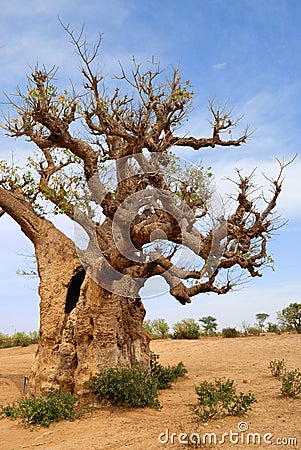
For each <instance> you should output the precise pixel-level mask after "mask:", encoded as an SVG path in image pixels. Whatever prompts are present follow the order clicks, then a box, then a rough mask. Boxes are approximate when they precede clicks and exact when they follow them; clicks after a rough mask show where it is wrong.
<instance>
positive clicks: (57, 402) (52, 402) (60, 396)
mask: <svg viewBox="0 0 301 450" xmlns="http://www.w3.org/2000/svg"><path fill="white" fill-rule="evenodd" d="M77 402H78V399H77V398H75V397H73V396H72V395H71V394H70V393H64V392H60V391H49V392H44V393H43V394H42V395H41V396H40V397H37V398H33V397H31V398H28V399H22V400H20V402H19V403H18V404H14V403H13V404H12V405H7V406H1V407H0V408H1V409H0V413H1V416H2V417H3V416H4V417H10V418H12V419H21V422H22V423H24V424H39V425H43V426H44V427H48V426H49V425H50V424H51V423H53V422H58V421H59V420H62V419H67V420H74V419H75V418H78V417H79V413H78V412H77V411H76V409H75V405H76V403H77Z"/></svg>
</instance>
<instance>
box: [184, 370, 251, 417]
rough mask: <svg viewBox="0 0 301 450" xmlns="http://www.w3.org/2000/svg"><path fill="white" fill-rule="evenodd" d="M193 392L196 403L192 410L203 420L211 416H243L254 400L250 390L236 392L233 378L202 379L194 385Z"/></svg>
mask: <svg viewBox="0 0 301 450" xmlns="http://www.w3.org/2000/svg"><path fill="white" fill-rule="evenodd" d="M195 392H196V394H197V397H198V404H197V405H196V406H194V407H193V408H192V412H193V413H194V414H195V415H196V416H197V417H198V418H200V419H201V420H203V421H204V422H205V421H207V420H208V419H212V418H213V417H217V418H222V417H225V416H227V415H231V416H243V415H245V414H246V413H247V411H250V410H251V409H252V407H251V405H252V403H254V402H256V399H255V397H254V394H253V393H252V392H249V393H248V394H244V393H243V392H240V393H239V394H237V393H236V388H235V386H234V381H233V380H223V379H220V378H216V379H215V380H214V382H213V383H210V382H208V381H202V382H201V383H200V384H199V385H198V386H195Z"/></svg>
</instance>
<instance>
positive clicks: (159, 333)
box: [143, 319, 170, 339]
mask: <svg viewBox="0 0 301 450" xmlns="http://www.w3.org/2000/svg"><path fill="white" fill-rule="evenodd" d="M143 329H144V330H145V331H146V332H147V333H148V334H149V336H150V338H151V339H167V338H169V337H170V334H169V325H168V323H167V322H166V320H165V319H155V320H145V321H144V322H143Z"/></svg>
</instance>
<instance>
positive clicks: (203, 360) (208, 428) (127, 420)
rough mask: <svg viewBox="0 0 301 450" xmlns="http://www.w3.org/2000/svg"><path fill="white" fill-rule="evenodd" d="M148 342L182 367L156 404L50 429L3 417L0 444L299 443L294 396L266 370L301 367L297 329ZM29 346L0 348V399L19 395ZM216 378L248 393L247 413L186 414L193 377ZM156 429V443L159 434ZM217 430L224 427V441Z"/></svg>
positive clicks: (55, 447)
mask: <svg viewBox="0 0 301 450" xmlns="http://www.w3.org/2000/svg"><path fill="white" fill-rule="evenodd" d="M151 346H152V350H153V351H154V352H155V353H157V354H159V355H160V362H161V363H162V364H164V365H167V364H176V363H177V362H179V361H180V360H182V361H183V362H184V364H185V366H186V367H187V369H188V375H187V376H186V377H185V379H183V380H181V381H179V382H177V383H176V384H175V385H174V386H173V387H172V389H170V390H167V391H163V392H161V393H160V402H161V404H162V405H163V408H162V409H161V410H158V411H157V410H153V409H150V408H147V409H142V410H139V409H135V410H123V409H118V408H109V407H104V408H103V409H100V410H97V411H94V412H93V413H91V414H90V415H88V416H86V417H85V418H83V419H81V420H76V421H75V422H67V421H64V422H60V423H57V424H54V425H52V426H51V427H50V428H42V427H37V426H34V427H32V428H25V427H24V426H23V425H20V424H18V423H17V422H14V421H11V420H9V419H2V420H0V449H1V450H13V449H14V450H17V449H18V450H19V449H36V448H37V449H47V450H61V449H63V450H69V449H70V450H71V449H72V450H74V449H81V450H94V449H95V450H96V449H97V450H102V449H112V450H114V449H116V450H117V449H132V450H152V449H162V450H163V449H164V448H173V449H182V448H190V447H188V445H187V444H186V443H185V442H187V440H188V439H189V437H190V435H191V433H198V435H199V437H200V439H204V438H206V444H205V445H204V446H202V448H215V449H223V450H229V449H233V450H235V449H245V448H253V449H262V448H275V446H276V448H277V449H283V450H284V449H292V448H293V449H296V448H301V398H297V399H286V398H282V397H281V396H280V383H279V381H277V380H276V379H275V378H273V377H272V376H271V374H270V370H269V369H268V364H269V362H270V361H271V360H272V359H275V358H276V359H282V358H284V359H285V361H286V366H287V368H288V369H292V368H297V367H299V368H301V335H287V334H285V335H281V336H277V335H271V334H270V335H265V336H260V337H248V338H235V339H223V338H201V339H200V340H198V341H173V340H167V341H154V342H152V345H151ZM34 351H35V346H30V347H26V348H11V349H0V374H1V375H0V404H6V403H8V402H12V401H15V400H18V398H20V396H21V395H22V394H21V392H22V384H23V375H24V374H25V373H26V372H27V371H28V369H29V367H30V365H31V363H32V361H33V358H34ZM215 377H226V378H231V379H233V380H234V381H235V384H236V386H237V388H238V391H243V392H248V391H250V390H251V391H253V392H254V394H255V397H256V399H257V403H256V404H255V406H254V408H253V410H252V411H251V412H249V413H248V415H247V416H246V417H244V418H238V417H226V418H224V419H214V420H212V421H211V422H209V423H208V424H205V425H204V424H201V423H200V422H198V421H197V420H195V419H194V418H193V416H192V414H191V412H190V407H191V406H192V405H193V404H195V402H196V395H195V392H194V384H197V383H198V382H200V381H201V380H204V379H206V380H213V379H214V378H215ZM245 428H248V430H247V431H244V429H245ZM166 430H168V433H167V432H166ZM231 430H232V431H231ZM161 433H163V434H162V435H161V442H162V443H160V442H159V439H158V436H159V435H160V434H161ZM172 433H175V434H174V435H172ZM181 433H186V434H187V437H186V436H185V434H184V435H181ZM205 433H209V434H211V436H209V434H208V435H205ZM223 433H229V435H226V436H225V437H224V441H225V442H223V438H222V436H223ZM231 433H232V434H231ZM254 433H257V434H256V435H255V434H254ZM206 436H207V437H206ZM292 438H293V440H292ZM253 439H255V440H256V444H254V443H253ZM179 440H180V441H181V440H183V441H184V443H183V444H181V443H179ZM210 440H211V442H212V443H213V445H210V443H209V441H210ZM215 440H216V441H217V443H216V444H214V441H215ZM259 440H260V444H259ZM296 441H297V443H296ZM164 442H166V443H164Z"/></svg>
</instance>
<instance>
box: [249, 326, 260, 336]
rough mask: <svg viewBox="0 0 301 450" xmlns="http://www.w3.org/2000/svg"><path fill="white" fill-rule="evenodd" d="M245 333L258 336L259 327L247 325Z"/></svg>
mask: <svg viewBox="0 0 301 450" xmlns="http://www.w3.org/2000/svg"><path fill="white" fill-rule="evenodd" d="M247 335H248V336H259V335H260V329H259V328H257V327H249V328H248V329H247Z"/></svg>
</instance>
